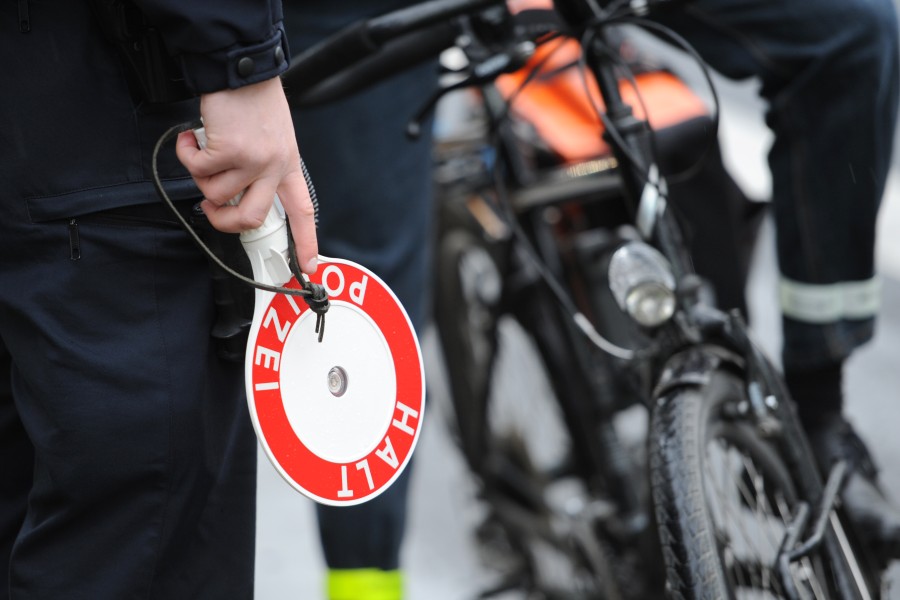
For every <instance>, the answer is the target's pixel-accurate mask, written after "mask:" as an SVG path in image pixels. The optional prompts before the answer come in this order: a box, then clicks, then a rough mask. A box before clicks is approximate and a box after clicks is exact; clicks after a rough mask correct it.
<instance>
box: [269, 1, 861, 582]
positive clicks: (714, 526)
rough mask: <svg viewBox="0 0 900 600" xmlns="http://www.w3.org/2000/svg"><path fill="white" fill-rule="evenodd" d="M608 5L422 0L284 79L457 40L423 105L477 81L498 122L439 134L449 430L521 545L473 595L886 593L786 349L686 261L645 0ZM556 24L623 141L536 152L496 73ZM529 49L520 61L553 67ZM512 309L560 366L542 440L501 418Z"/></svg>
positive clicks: (392, 61)
mask: <svg viewBox="0 0 900 600" xmlns="http://www.w3.org/2000/svg"><path fill="white" fill-rule="evenodd" d="M632 4H633V5H634V7H638V8H639V9H641V10H643V9H646V8H648V6H649V3H640V4H638V3H632ZM612 5H613V7H614V9H610V10H609V11H608V12H606V13H605V14H604V15H603V17H602V18H601V17H597V16H596V15H595V13H594V11H593V10H592V8H591V3H589V2H587V1H582V0H557V1H556V2H555V7H556V10H557V14H558V16H559V17H560V19H561V22H560V21H557V20H552V21H550V22H549V23H548V20H547V16H548V15H547V13H546V11H544V12H543V13H542V14H540V15H537V18H533V19H532V18H523V17H521V16H520V17H517V18H513V16H512V15H511V13H510V12H509V11H508V10H507V7H506V5H505V4H502V3H497V2H495V1H492V0H433V1H431V2H426V3H423V4H421V5H416V6H413V7H410V8H408V9H402V10H399V11H395V12H392V13H389V14H387V15H383V16H380V17H376V18H374V19H371V20H368V21H366V22H362V23H359V24H357V25H356V26H354V27H351V28H348V29H347V30H345V31H343V32H341V33H340V34H338V35H336V36H335V37H334V38H332V39H330V40H327V41H326V42H325V43H324V44H322V45H320V46H317V47H316V48H314V49H312V50H310V51H309V52H307V53H305V54H303V55H301V56H300V57H298V58H297V59H295V61H294V64H293V66H292V67H291V70H290V71H289V73H288V74H287V75H286V79H288V80H290V81H293V82H294V85H293V86H292V87H293V88H294V89H296V90H302V91H301V92H298V93H297V95H296V96H295V97H294V99H293V101H295V102H300V103H304V104H314V103H319V102H325V101H328V100H330V99H333V98H336V97H340V96H341V95H343V94H346V93H349V92H351V91H353V90H355V89H359V88H360V87H362V86H364V85H367V84H368V83H371V82H374V81H376V80H378V79H380V78H381V77H383V76H385V75H386V74H389V73H393V72H396V71H398V70H401V69H403V68H405V67H408V66H411V65H412V64H414V63H416V62H418V61H419V60H422V59H424V58H426V57H432V56H435V55H437V54H438V53H439V52H441V51H442V50H445V49H446V48H450V47H453V46H458V47H461V48H462V49H463V50H464V52H465V54H466V56H467V62H468V65H467V67H466V68H465V69H464V70H463V71H462V72H461V73H459V74H458V75H459V79H458V80H457V81H455V82H454V83H452V84H450V85H449V86H448V87H447V88H445V89H444V90H442V91H441V93H440V94H438V95H436V96H435V97H433V98H431V99H427V100H426V101H424V103H423V111H422V114H425V112H426V111H427V110H430V109H432V108H433V107H434V106H435V104H436V103H437V102H438V100H439V99H440V97H441V95H442V94H443V93H445V92H446V91H447V90H449V89H461V88H464V87H476V88H478V89H479V90H480V92H481V97H482V105H483V107H484V109H485V113H484V114H485V116H486V118H487V120H488V121H487V130H488V131H489V132H490V133H491V137H492V138H493V139H492V140H491V141H492V142H494V143H490V144H486V143H485V142H484V140H483V139H477V138H476V139H474V140H469V141H468V142H463V143H460V144H457V145H456V146H455V147H447V148H444V150H445V153H444V155H443V156H442V158H441V163H440V165H439V168H438V170H437V171H436V180H437V183H438V186H439V190H440V194H439V195H440V196H441V197H442V198H441V199H442V202H441V204H440V211H441V231H442V233H441V236H440V239H439V242H438V245H437V247H436V269H435V271H436V282H435V299H436V304H435V319H436V324H437V326H438V330H439V333H440V337H441V342H442V345H443V349H444V355H445V357H446V363H447V364H446V367H447V371H448V375H449V379H450V383H451V388H452V401H453V408H454V412H455V418H456V430H457V435H458V438H459V443H460V447H461V450H462V452H463V454H464V456H465V458H466V461H467V463H468V465H469V468H470V469H471V470H472V472H473V473H474V474H475V475H476V476H477V478H478V480H479V482H480V484H481V487H480V494H481V497H482V499H483V500H484V502H485V503H486V504H487V506H489V507H490V519H489V520H487V521H486V522H485V524H484V526H483V527H482V529H481V533H482V536H483V538H484V540H485V542H486V543H488V542H489V543H490V544H492V545H493V546H494V547H495V548H496V549H499V550H501V551H502V552H503V553H506V554H510V553H512V554H513V558H512V559H511V560H510V562H511V563H512V564H511V566H510V568H509V572H508V576H507V577H506V578H505V579H504V580H502V581H501V582H499V584H498V585H497V586H496V587H495V588H494V589H490V590H485V592H484V594H483V595H482V597H489V596H492V595H496V594H499V593H501V592H503V591H505V590H509V589H520V590H523V591H525V592H526V593H529V594H532V595H533V596H534V597H547V598H557V597H559V598H562V597H576V598H578V597H581V598H597V597H602V598H626V597H660V596H661V594H662V593H663V592H665V593H667V594H668V595H669V596H670V597H673V598H725V597H748V596H749V597H779V598H780V597H785V598H806V597H813V598H870V597H877V595H878V580H879V575H878V568H877V567H876V566H874V564H873V561H872V557H869V556H867V555H866V553H865V550H864V548H863V547H862V546H861V545H860V544H858V543H857V542H856V541H855V540H854V539H853V532H852V530H851V529H850V528H849V527H848V526H847V524H846V520H845V519H844V517H843V515H842V514H841V512H840V507H839V503H838V502H837V498H838V495H839V492H840V489H841V486H842V483H843V480H844V479H845V477H846V467H845V465H844V464H843V463H839V464H837V465H835V467H834V468H833V469H832V471H831V472H830V473H829V474H828V477H827V481H826V482H824V483H823V481H822V480H821V479H820V477H819V476H818V474H817V469H816V467H815V462H814V460H813V458H812V456H811V455H810V451H809V448H808V445H807V443H806V441H805V437H804V434H803V432H802V430H801V429H800V427H799V424H798V422H797V420H796V416H795V415H794V413H793V409H792V406H791V403H790V400H789V397H788V394H787V392H786V390H785V388H784V385H783V383H782V381H781V379H780V376H779V374H778V373H777V371H776V369H775V368H774V367H773V365H772V364H771V363H770V362H769V361H768V360H767V359H766V358H765V357H764V356H763V355H762V353H761V352H760V351H759V350H758V349H757V347H756V346H755V345H754V344H753V342H752V340H751V339H750V336H749V334H748V331H747V327H746V325H745V324H744V322H743V320H742V318H741V316H740V311H734V312H723V311H722V310H719V309H717V308H715V305H714V301H713V294H711V293H710V288H709V286H708V285H707V284H706V283H705V282H704V281H703V279H702V278H700V277H699V276H697V274H696V273H695V272H694V269H693V268H692V262H691V260H690V256H689V251H688V248H687V245H686V243H685V241H684V240H683V239H682V233H681V230H680V224H679V223H678V222H677V221H676V219H675V217H674V215H673V211H672V210H671V207H670V206H669V204H668V203H667V196H668V194H667V190H666V188H665V184H664V180H663V178H662V177H661V175H660V170H659V169H658V168H657V167H655V166H654V165H656V162H657V161H656V160H655V157H656V155H657V153H656V152H655V150H656V148H655V147H654V140H653V138H651V137H650V134H649V132H648V130H647V128H646V124H645V123H644V121H643V120H642V119H640V118H636V117H635V115H634V111H633V110H632V107H631V106H629V105H627V104H626V103H625V101H624V100H623V97H622V94H621V91H620V87H619V73H618V71H617V70H618V69H620V68H621V66H622V64H621V58H620V55H619V54H618V53H617V51H616V50H615V49H614V46H613V45H612V43H611V33H610V29H609V27H610V26H611V25H612V24H613V23H624V22H630V23H635V22H637V21H635V20H634V19H633V17H634V16H635V15H634V14H633V12H632V10H633V8H634V7H633V6H632V5H626V4H625V3H623V2H618V3H613V4H612ZM527 16H529V17H535V13H529V14H528V15H527ZM642 24H643V22H642ZM559 31H564V32H566V33H568V35H569V37H570V38H571V39H573V40H576V41H577V42H578V44H579V45H580V47H581V49H582V51H583V54H582V55H581V56H582V58H580V59H579V60H578V61H577V64H576V65H575V66H576V67H580V68H581V71H582V72H585V73H587V72H590V73H591V74H592V75H593V77H594V80H595V81H596V82H597V84H598V92H599V94H600V95H601V97H602V101H603V105H604V106H605V107H606V109H605V113H603V116H602V117H601V118H602V120H603V123H604V125H605V131H606V136H607V140H608V141H609V143H610V146H611V148H612V153H611V155H609V156H606V157H599V158H596V157H595V158H592V159H588V160H583V161H581V162H579V163H576V164H574V165H559V164H550V165H548V164H547V163H546V160H544V159H546V157H541V156H540V155H538V156H537V157H536V158H533V157H529V155H528V152H529V151H530V152H535V151H538V154H540V152H539V151H540V148H536V147H535V145H534V144H530V145H529V144H528V143H527V140H526V139H523V137H522V136H521V135H519V134H518V132H517V131H516V125H515V124H514V123H513V122H512V121H511V120H510V118H509V117H510V111H509V110H508V108H507V107H508V103H509V97H504V96H503V95H502V93H500V92H499V90H498V88H497V86H496V85H495V81H496V80H497V78H498V77H500V76H501V75H503V74H506V73H512V72H515V71H519V70H520V69H522V68H523V67H524V66H525V65H526V63H527V62H528V60H529V59H532V58H533V57H534V55H535V49H536V48H537V47H538V46H540V45H541V44H542V43H546V42H547V41H548V40H550V39H554V38H555V37H556V33H554V32H559ZM532 66H533V67H534V70H529V71H526V74H525V75H524V77H523V83H528V82H529V81H530V80H531V79H532V78H536V77H538V76H539V75H540V73H541V71H540V68H541V67H542V66H544V65H543V64H542V63H541V61H540V60H538V61H537V64H534V63H532ZM516 93H517V92H515V91H514V92H513V93H512V94H513V95H515V94H516ZM420 117H421V115H417V116H416V117H415V118H414V119H413V121H412V126H411V133H413V134H414V133H415V128H416V123H417V122H418V121H419V118H420ZM713 131H714V128H713ZM701 154H704V153H702V152H701ZM529 158H533V159H532V160H529ZM510 323H515V324H516V325H517V326H518V328H519V331H524V332H525V333H526V334H527V335H528V336H529V337H530V338H531V339H532V340H533V344H534V347H535V349H536V352H537V353H538V354H539V357H540V361H541V364H542V368H543V370H544V371H545V372H546V373H547V374H548V380H549V381H548V385H549V386H550V388H552V397H549V398H548V397H546V396H544V397H542V398H541V400H543V402H542V403H541V404H540V406H541V407H542V409H546V410H547V412H546V416H544V414H542V415H541V417H542V419H547V421H549V420H552V421H553V422H555V423H556V424H557V425H558V427H557V430H558V431H559V434H560V436H562V438H563V439H564V440H566V442H567V443H568V448H566V451H565V452H559V453H557V454H556V455H555V456H552V457H549V458H547V457H539V456H537V454H536V453H535V451H534V449H533V448H531V447H530V446H529V443H530V442H531V441H532V439H533V436H534V434H532V435H527V434H526V435H523V434H521V433H520V432H516V431H515V430H513V431H512V432H511V433H504V432H503V431H501V430H500V429H495V428H494V427H495V425H496V418H495V415H493V413H492V408H493V407H494V406H495V405H496V403H497V399H496V396H495V395H493V391H492V389H491V388H492V382H491V377H492V374H493V366H494V364H495V361H496V359H497V356H498V355H499V354H500V353H501V352H503V343H504V339H505V336H506V335H508V333H507V330H508V329H509V327H508V324H510ZM635 406H637V407H644V408H645V409H646V411H647V413H648V414H649V426H648V428H647V448H646V453H647V456H646V458H637V459H636V458H635V457H634V456H633V455H632V453H631V452H630V450H631V449H630V448H629V447H628V446H627V444H626V443H625V442H623V440H622V439H621V437H620V434H619V432H618V431H617V428H616V419H617V418H618V416H619V415H620V414H621V413H623V412H624V411H626V410H628V409H631V408H632V407H635ZM547 421H542V423H541V424H542V425H544V424H545V423H546V422H547ZM498 427H499V426H498ZM710 464H712V465H715V469H710V468H707V467H708V466H709V465H710ZM636 469H637V472H640V473H642V474H643V477H634V473H635V470H636ZM714 475H715V476H714ZM719 475H720V476H721V477H719ZM659 564H663V565H664V572H658V571H655V570H654V567H655V566H656V565H659ZM654 575H658V578H656V577H654ZM753 594H756V596H754V595H753Z"/></svg>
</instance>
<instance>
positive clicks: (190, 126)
mask: <svg viewBox="0 0 900 600" xmlns="http://www.w3.org/2000/svg"><path fill="white" fill-rule="evenodd" d="M202 126H203V122H202V121H199V120H197V121H190V122H187V123H180V124H178V125H174V126H172V127H170V128H169V129H168V130H166V132H165V133H163V134H162V135H161V136H160V138H159V139H158V140H157V141H156V145H155V146H154V148H153V156H152V159H151V173H152V175H153V186H154V188H156V193H157V195H159V197H160V199H161V200H162V201H163V202H164V203H165V204H166V205H167V206H168V207H169V210H171V211H172V214H173V215H175V218H176V219H177V220H178V222H179V223H181V225H182V227H183V228H184V230H185V231H186V232H187V233H188V235H189V236H190V237H191V239H192V240H193V241H194V243H195V244H197V246H198V247H199V248H200V250H201V251H202V252H203V253H204V254H205V255H206V256H207V257H208V258H209V259H210V260H211V261H212V262H213V263H214V264H215V265H216V266H218V267H219V268H220V269H222V270H223V271H225V273H227V274H228V275H230V276H231V277H234V278H235V279H237V280H238V281H241V282H242V283H245V284H247V285H249V286H252V287H254V288H256V289H259V290H264V291H267V292H272V293H275V294H286V295H289V296H301V297H302V298H303V299H304V300H305V301H306V303H307V304H308V305H309V307H310V309H312V311H313V312H315V313H316V332H317V333H318V334H319V341H320V342H321V341H322V336H323V334H324V331H325V320H324V315H325V313H326V312H327V311H328V307H329V302H328V294H327V293H326V292H325V288H324V287H323V286H322V285H320V284H317V283H313V282H311V281H309V279H308V278H307V277H305V276H304V275H303V273H302V272H301V271H300V268H299V263H298V260H297V250H296V247H295V245H294V236H293V235H292V234H291V227H290V220H289V219H288V217H287V215H285V225H286V229H287V240H288V244H287V245H288V259H289V260H288V267H289V268H290V270H291V273H292V274H293V275H294V277H296V279H297V282H298V283H299V285H300V287H299V288H289V287H284V286H280V285H270V284H267V283H263V282H261V281H256V280H255V279H253V278H251V277H246V276H245V275H243V274H242V273H239V272H238V271H236V270H234V269H233V268H231V267H230V266H228V265H227V264H226V263H225V262H224V261H223V260H222V259H221V258H219V257H218V256H216V254H215V252H213V251H212V250H211V249H210V248H209V246H207V245H206V243H204V241H203V240H202V239H201V238H200V236H199V235H198V234H197V232H196V231H194V228H193V227H191V225H190V223H188V222H187V220H186V219H185V218H184V216H183V215H182V214H181V213H180V212H179V210H178V208H177V207H176V206H175V203H174V202H172V199H171V198H170V197H169V195H168V193H166V190H165V188H164V187H163V184H162V181H161V180H160V177H159V168H158V156H159V151H160V149H161V148H162V146H163V145H164V144H166V143H167V142H168V141H169V140H171V139H172V138H174V137H175V136H177V135H178V134H180V133H182V132H185V131H192V130H194V129H197V128H199V127H202ZM300 168H301V170H302V172H303V177H304V179H305V181H306V185H307V188H308V190H309V196H310V200H311V201H312V205H313V214H314V219H315V222H316V223H318V215H319V204H318V199H317V198H316V192H315V188H313V185H312V179H311V177H310V175H309V171H308V170H307V168H306V164H305V163H304V162H303V160H302V159H301V160H300Z"/></svg>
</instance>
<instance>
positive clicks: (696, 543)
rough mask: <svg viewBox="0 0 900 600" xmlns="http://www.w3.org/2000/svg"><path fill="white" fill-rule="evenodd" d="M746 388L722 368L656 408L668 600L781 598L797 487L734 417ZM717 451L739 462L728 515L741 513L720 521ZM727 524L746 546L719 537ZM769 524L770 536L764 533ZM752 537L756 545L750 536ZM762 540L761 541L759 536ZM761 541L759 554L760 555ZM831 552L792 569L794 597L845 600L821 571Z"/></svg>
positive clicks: (654, 456) (656, 471)
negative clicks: (729, 452) (781, 565)
mask: <svg viewBox="0 0 900 600" xmlns="http://www.w3.org/2000/svg"><path fill="white" fill-rule="evenodd" d="M745 389H746V388H745V386H744V385H743V382H742V381H741V380H740V379H739V378H738V377H737V376H735V375H733V374H731V373H729V372H726V371H724V370H721V369H719V370H715V371H713V372H712V373H711V374H710V378H709V381H708V382H707V383H706V384H705V385H703V386H685V387H680V388H677V389H675V390H673V391H671V392H669V393H668V394H666V395H664V396H663V397H662V398H660V399H659V400H658V401H657V403H656V409H655V410H654V413H653V416H652V419H651V434H650V435H651V442H650V450H649V451H650V468H651V477H652V488H653V497H654V504H655V509H656V515H657V520H658V523H659V533H660V540H661V543H662V546H663V551H664V556H665V562H666V575H667V590H668V592H669V595H670V597H671V598H675V599H684V600H688V599H695V600H701V599H703V600H705V599H710V600H712V599H722V598H741V597H742V595H743V591H744V590H753V591H755V593H756V594H768V595H763V596H762V597H774V598H783V597H786V592H785V591H784V589H783V588H782V587H781V583H780V581H779V580H778V574H777V570H776V568H775V557H776V556H777V553H778V548H779V542H782V541H783V540H784V533H785V532H786V530H787V526H788V522H789V520H790V518H791V516H792V515H793V514H794V511H795V509H796V507H797V503H798V502H799V500H800V498H801V495H802V494H801V492H800V490H801V489H802V486H801V484H799V483H796V482H795V480H794V478H793V477H792V475H791V470H790V468H789V465H788V463H787V462H786V461H785V460H784V459H783V458H782V457H781V456H780V454H779V452H778V450H777V448H776V446H775V445H774V444H773V443H772V442H771V441H770V440H769V439H766V438H764V437H763V436H762V435H761V434H760V433H759V432H758V430H757V429H755V428H754V427H753V426H752V425H751V424H750V423H749V421H748V420H746V419H743V418H735V417H734V416H733V415H736V414H738V413H737V412H734V411H732V409H736V408H737V407H738V405H739V404H740V402H741V401H745V400H746V392H745ZM719 444H722V445H726V446H728V447H729V448H731V449H733V450H734V451H735V452H737V453H738V454H739V455H740V456H739V458H740V460H741V461H746V462H742V464H740V465H737V466H738V469H739V470H740V473H738V474H737V475H738V476H737V477H734V480H735V483H736V487H737V488H738V496H739V497H738V498H737V503H736V504H737V508H736V509H734V507H733V509H734V510H736V511H739V512H734V510H733V511H732V512H730V513H729V515H728V518H727V519H726V518H722V517H721V515H719V516H718V517H717V515H716V513H717V511H721V509H720V508H717V506H716V504H715V503H716V499H714V498H711V488H712V487H713V484H712V483H711V482H712V480H713V479H714V478H715V475H714V474H713V471H712V466H713V459H712V457H711V456H710V453H711V452H712V450H711V449H712V448H715V446H716V445H719ZM751 465H752V466H751ZM748 479H749V480H751V481H752V482H753V483H752V489H751V487H748V486H747V480H748ZM741 481H743V484H742V483H741ZM742 485H743V490H742V489H741V487H742ZM716 491H720V490H716ZM761 492H762V493H761ZM718 501H722V498H721V496H720V497H719V498H718ZM766 508H769V509H772V510H771V512H766ZM751 509H752V510H751ZM748 511H749V513H752V514H747V513H748ZM764 512H766V514H765V515H763V513H764ZM776 512H777V513H778V514H771V513H776ZM763 516H764V517H765V518H761V517H763ZM748 518H750V519H752V520H753V523H754V525H755V527H756V529H752V530H749V529H747V527H746V526H745V525H744V524H743V523H742V521H743V520H744V519H748ZM728 527H731V528H732V529H734V528H735V527H737V528H739V529H742V530H743V531H744V534H746V535H747V536H748V539H746V540H743V542H741V543H738V542H736V541H735V537H734V536H735V533H734V532H733V531H732V532H729V531H726V528H728ZM772 527H775V528H776V531H775V534H774V535H769V536H766V535H765V534H766V532H767V531H771V528H772ZM739 533H740V532H739ZM754 537H755V538H757V539H749V538H754ZM763 537H766V538H767V539H760V538H763ZM761 543H762V544H766V545H767V546H766V548H764V549H761V548H760V547H759V544H761ZM742 544H743V547H742ZM750 545H753V546H754V547H753V548H750V551H758V553H759V554H760V556H758V557H756V560H755V561H754V559H753V558H748V557H746V556H745V554H746V553H747V552H748V550H747V546H750ZM833 553H834V545H832V544H828V543H826V544H825V545H823V546H822V547H821V548H820V549H819V550H818V551H817V554H813V555H812V556H811V558H809V559H804V560H805V562H801V564H800V565H798V566H794V567H792V572H791V576H792V579H793V580H794V583H795V585H797V586H798V587H799V588H802V589H803V590H805V591H806V593H805V594H801V597H812V598H843V597H844V596H842V595H841V594H840V593H839V592H838V591H836V586H835V584H834V582H833V580H832V578H831V577H830V574H829V570H828V568H827V567H826V565H831V564H837V563H836V561H842V560H843V558H842V557H841V556H835V555H834V554H833ZM754 569H757V571H754ZM748 595H751V596H752V597H760V596H759V595H752V594H749V593H748Z"/></svg>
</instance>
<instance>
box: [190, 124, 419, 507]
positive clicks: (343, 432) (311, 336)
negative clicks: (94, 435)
mask: <svg viewBox="0 0 900 600" xmlns="http://www.w3.org/2000/svg"><path fill="white" fill-rule="evenodd" d="M195 134H196V135H197V139H198V143H199V144H200V145H201V147H202V146H204V145H205V143H204V142H205V140H204V139H203V132H202V130H195ZM287 235H288V234H287V227H286V224H285V219H284V216H283V214H282V212H281V209H280V203H279V202H278V201H277V198H276V203H275V205H274V206H273V207H272V210H271V211H270V212H269V215H268V216H267V218H266V221H265V223H264V224H263V225H262V226H261V227H260V228H259V229H255V230H253V231H247V232H244V233H242V234H241V242H242V243H243V245H244V249H245V250H246V251H247V255H248V256H249V258H250V263H251V266H252V269H253V277H254V279H256V280H257V281H259V282H261V283H265V284H269V285H275V286H283V287H288V288H299V287H300V285H299V283H298V282H297V280H296V278H294V277H293V276H292V274H291V271H290V269H289V267H288V247H287ZM309 279H310V281H312V282H313V283H318V284H321V285H322V286H324V288H325V291H326V292H327V294H328V298H329V302H330V307H329V309H328V312H327V318H326V321H327V328H326V331H325V333H324V335H323V336H322V340H321V342H320V341H319V336H318V334H317V333H316V332H315V324H316V317H317V315H316V314H315V313H314V312H313V310H312V309H311V308H310V307H309V306H308V305H307V304H306V302H305V301H304V299H303V298H302V297H299V296H293V295H287V294H280V293H273V292H269V291H266V290H261V289H259V288H257V289H256V300H255V308H254V314H253V322H252V325H251V328H250V333H249V338H248V343H247V353H246V361H245V376H246V386H247V401H248V405H249V408H250V416H251V418H252V421H253V427H254V429H255V430H256V435H257V437H258V438H259V441H260V445H261V446H262V448H263V450H264V452H265V454H266V456H267V457H268V458H269V460H270V461H271V462H272V464H273V465H274V466H275V469H276V470H277V471H278V472H279V473H280V474H281V476H282V477H283V478H284V479H285V480H286V481H287V482H288V483H289V484H290V485H291V486H293V487H294V488H295V489H296V490H298V491H299V492H301V493H303V494H305V495H306V496H309V497H310V498H312V499H313V500H316V501H317V502H321V503H323V504H329V505H333V506H350V505H354V504H359V503H362V502H365V501H367V500H371V499H372V498H375V497H376V496H378V495H379V494H381V493H382V492H383V491H384V490H386V489H387V488H388V487H389V486H390V485H391V484H392V483H393V482H394V481H395V480H396V479H397V477H399V476H400V473H402V472H403V469H404V468H405V467H406V465H407V464H408V463H409V460H410V458H411V456H412V453H413V449H414V448H415V446H416V442H417V441H418V438H419V431H420V428H421V422H422V413H423V409H424V407H425V376H424V370H423V367H422V351H421V349H420V347H419V342H418V339H417V338H416V334H415V330H414V328H413V326H412V323H411V322H410V320H409V316H408V315H407V314H406V311H405V310H404V308H403V306H402V305H401V304H400V301H399V300H398V299H397V297H396V296H395V295H394V293H393V292H392V291H391V290H390V289H389V288H388V286H387V285H386V284H385V283H384V282H383V281H382V280H381V279H380V278H378V276H376V275H375V274H374V273H372V272H371V271H369V270H368V269H366V268H365V267H362V266H360V265H358V264H355V263H353V262H350V261H347V260H341V259H335V258H327V257H324V256H323V257H319V267H318V270H317V271H316V273H315V275H313V276H312V277H310V278H309Z"/></svg>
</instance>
